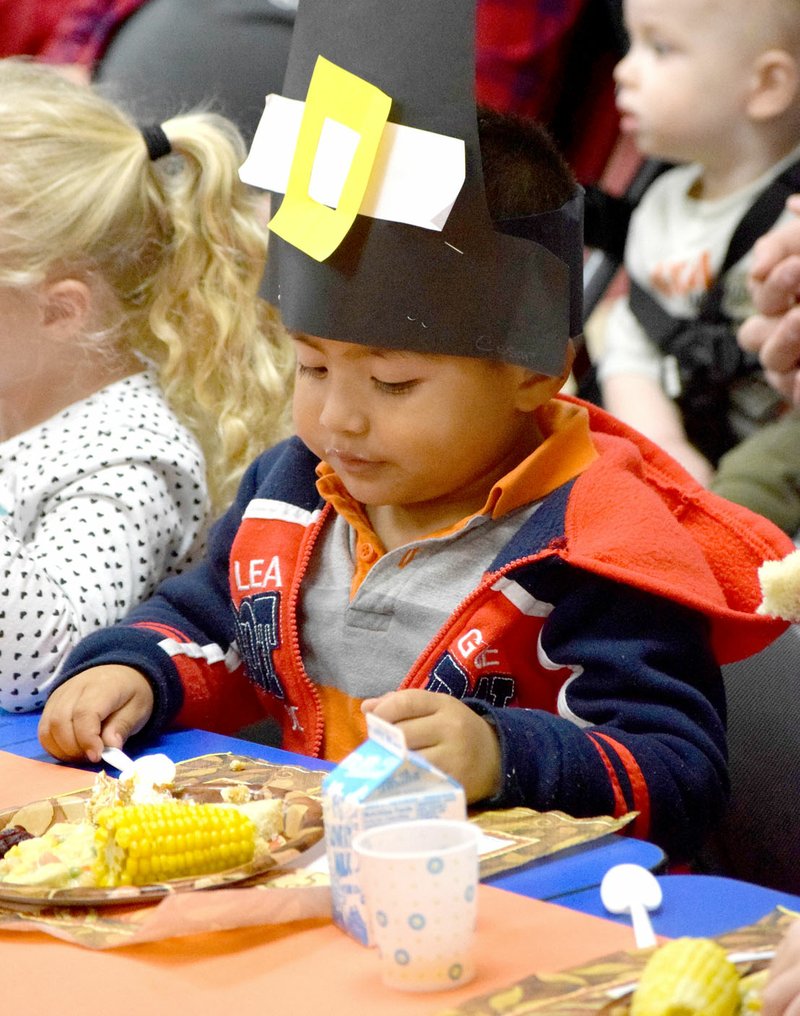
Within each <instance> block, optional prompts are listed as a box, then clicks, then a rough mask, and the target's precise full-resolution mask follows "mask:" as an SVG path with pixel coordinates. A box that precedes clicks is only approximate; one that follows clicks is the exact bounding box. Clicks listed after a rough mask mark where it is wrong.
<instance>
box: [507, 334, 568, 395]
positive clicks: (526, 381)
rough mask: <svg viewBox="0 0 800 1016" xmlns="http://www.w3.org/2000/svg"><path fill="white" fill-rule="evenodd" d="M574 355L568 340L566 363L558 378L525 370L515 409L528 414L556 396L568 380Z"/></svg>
mask: <svg viewBox="0 0 800 1016" xmlns="http://www.w3.org/2000/svg"><path fill="white" fill-rule="evenodd" d="M574 353H575V349H574V346H573V344H572V341H571V340H570V343H569V348H568V350H567V362H566V364H565V365H564V370H563V371H562V372H561V373H560V374H559V375H558V377H549V376H548V375H547V374H536V373H534V372H533V371H529V370H525V371H524V372H523V376H522V379H521V381H520V385H519V389H518V400H517V408H518V409H520V410H522V411H523V412H528V413H529V412H531V411H532V410H534V409H536V408H538V407H539V406H543V405H544V404H545V402H548V401H549V400H550V399H552V398H553V397H554V396H556V395H558V393H559V392H560V391H561V389H562V388H563V387H564V385H565V384H566V383H567V379H568V378H569V375H570V371H571V370H572V361H573V360H574V358H575V357H574Z"/></svg>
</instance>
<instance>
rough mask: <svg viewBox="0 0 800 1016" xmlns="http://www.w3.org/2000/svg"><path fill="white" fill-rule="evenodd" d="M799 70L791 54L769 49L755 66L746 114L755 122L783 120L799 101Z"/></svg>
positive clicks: (758, 58) (782, 50)
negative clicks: (777, 118)
mask: <svg viewBox="0 0 800 1016" xmlns="http://www.w3.org/2000/svg"><path fill="white" fill-rule="evenodd" d="M798 87H800V68H799V67H798V63H797V61H796V60H795V58H794V57H793V56H792V55H791V53H789V52H787V51H786V50H784V49H768V50H766V51H765V52H763V53H762V54H761V55H760V56H758V57H757V58H756V60H755V62H754V64H753V72H752V83H751V87H750V93H749V96H748V100H747V113H748V115H749V116H750V117H751V118H752V119H753V120H770V119H772V117H776V116H780V115H781V113H784V112H785V111H786V110H787V109H788V108H789V106H791V105H792V103H795V102H797V101H798V94H797V93H798Z"/></svg>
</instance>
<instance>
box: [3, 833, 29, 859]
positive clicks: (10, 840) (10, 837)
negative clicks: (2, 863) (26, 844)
mask: <svg viewBox="0 0 800 1016" xmlns="http://www.w3.org/2000/svg"><path fill="white" fill-rule="evenodd" d="M32 835H33V834H32V833H29V832H28V830H27V829H23V828H22V826H18V825H15V826H9V827H8V828H7V829H3V830H0V860H2V858H4V857H5V856H6V854H7V853H8V851H9V850H10V849H11V848H12V847H15V846H16V845H17V844H18V843H20V842H21V841H22V840H29V839H30V838H31V836H32Z"/></svg>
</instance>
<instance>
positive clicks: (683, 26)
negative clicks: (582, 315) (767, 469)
mask: <svg viewBox="0 0 800 1016" xmlns="http://www.w3.org/2000/svg"><path fill="white" fill-rule="evenodd" d="M751 13H752V7H751V5H750V4H749V3H748V0H625V3H624V16H625V24H626V27H627V30H628V33H629V37H630V49H629V51H628V53H627V55H626V56H625V57H624V58H623V59H622V60H621V61H620V63H619V64H618V65H617V68H616V70H615V78H616V82H617V105H618V107H619V111H620V114H621V124H622V128H623V130H624V131H626V132H627V133H628V134H630V135H631V136H632V137H633V138H634V139H635V141H636V144H637V146H638V148H639V150H640V151H642V152H643V153H644V154H646V155H647V156H649V157H651V158H655V159H660V160H665V161H667V162H670V163H678V164H679V165H677V166H675V167H673V168H672V169H669V170H667V171H666V172H664V173H662V174H661V175H660V176H658V177H657V178H656V180H655V182H654V183H653V184H651V185H650V187H649V188H648V189H647V191H646V192H645V194H644V196H643V197H642V199H641V201H640V202H639V204H638V206H637V207H636V209H635V211H634V213H633V216H632V218H631V222H630V228H629V231H628V236H627V242H626V246H625V266H626V269H627V272H628V275H629V276H630V278H631V281H632V287H631V293H630V295H629V296H625V297H623V298H621V299H619V300H617V301H616V302H615V304H614V305H613V307H612V309H611V311H610V313H609V315H608V317H607V319H606V321H605V324H604V326H603V336H604V337H603V339H602V340H601V341H600V343H599V347H600V349H601V353H600V356H599V361H598V378H599V381H600V387H601V393H602V400H603V405H604V407H605V408H606V409H607V410H609V411H610V412H611V413H613V414H614V415H615V416H617V417H618V418H619V419H621V420H624V421H625V422H626V423H628V424H630V425H632V426H634V427H636V428H637V429H639V430H640V431H641V432H642V433H643V434H645V435H647V436H648V437H649V438H651V439H652V440H653V441H655V442H656V443H657V444H659V445H660V446H661V447H662V448H664V449H666V450H667V451H668V452H670V454H672V455H673V456H674V457H675V458H677V459H678V461H679V462H681V464H682V465H684V466H685V467H686V468H687V469H688V470H689V472H691V473H692V475H693V476H694V477H695V478H696V479H698V480H699V481H700V482H701V483H703V484H710V483H711V482H712V479H713V476H714V472H715V467H716V465H717V462H718V461H719V458H720V456H721V455H722V454H724V453H725V452H726V451H728V450H729V449H730V448H731V447H733V446H734V445H735V444H737V443H738V442H740V441H742V440H743V439H744V438H746V437H748V436H749V434H751V433H753V432H754V430H756V429H757V428H760V427H761V426H763V425H764V423H765V422H767V421H769V420H771V419H772V418H774V415H775V414H777V413H779V412H780V409H781V404H780V400H779V399H777V397H773V394H772V393H771V390H770V389H769V387H768V386H767V385H766V384H765V382H764V381H763V379H762V378H761V376H760V373H759V372H758V371H757V369H756V368H757V364H756V362H755V360H754V359H753V360H752V361H747V360H746V359H745V358H744V357H742V355H741V354H740V351H739V349H738V347H737V344H736V325H737V324H738V323H740V322H741V321H742V320H744V318H745V317H746V316H747V315H748V314H750V313H751V312H752V309H753V308H752V303H751V301H750V299H749V296H748V290H747V270H748V265H749V260H750V256H749V248H750V246H751V244H752V242H753V239H754V238H755V237H756V236H758V235H759V231H760V232H763V231H765V230H766V229H768V228H769V227H770V226H771V225H772V222H773V221H774V218H772V217H771V216H774V215H777V214H778V213H779V210H780V208H781V204H782V201H783V199H785V196H786V194H788V193H790V190H791V187H792V183H794V185H795V186H796V185H797V181H798V180H800V171H798V172H797V175H796V176H795V177H794V179H793V180H790V181H788V182H787V184H786V188H787V189H786V190H785V191H784V192H783V194H782V195H781V194H779V196H778V200H777V207H775V209H774V212H772V211H769V212H768V211H765V210H762V211H760V212H759V213H758V214H757V215H756V216H755V218H754V219H753V226H752V228H751V227H748V229H747V231H746V232H745V233H744V234H740V235H742V236H743V237H748V239H743V240H742V243H741V249H739V248H738V244H737V246H736V247H735V248H734V250H735V251H736V253H735V254H733V255H732V263H731V264H730V267H729V268H728V269H727V270H725V271H724V272H721V269H722V267H723V264H724V260H725V255H726V251H727V250H728V245H729V243H730V241H731V238H732V236H733V235H734V230H735V228H736V227H737V225H738V224H739V222H740V221H742V220H743V218H744V216H745V213H746V212H747V211H748V209H749V208H750V207H751V206H752V205H753V204H754V202H755V201H756V199H757V198H758V197H759V196H760V195H763V194H765V193H766V192H767V190H768V188H769V186H770V185H771V184H772V183H773V181H775V180H776V178H778V177H779V176H781V174H783V173H784V171H786V170H787V169H788V168H789V167H791V166H792V165H793V164H794V163H796V162H797V160H798V158H800V148H798V138H800V101H799V99H800V96H799V95H798V93H799V92H800V7H798V5H797V4H796V2H795V0H764V2H763V3H761V4H759V7H758V16H757V17H755V18H753V17H752V16H751ZM593 228H594V227H593ZM587 232H588V220H587ZM720 279H721V287H722V288H721V291H720V297H721V299H720V301H719V305H717V303H716V290H715V292H714V297H713V301H712V303H709V302H708V301H709V299H710V293H711V291H712V287H715V285H716V284H717V282H718V281H719V280H720ZM704 301H705V303H704ZM712 304H713V305H712ZM665 313H666V314H667V315H669V318H671V319H673V322H674V327H675V328H677V325H678V322H679V321H680V322H683V325H682V326H681V328H680V329H678V330H673V332H671V333H670V328H672V327H673V325H669V324H667V325H664V326H663V327H662V316H663V315H664V314H665ZM669 318H667V319H666V321H667V322H669ZM699 318H702V319H703V320H708V321H709V322H710V323H711V324H713V326H714V327H713V328H709V329H707V330H706V331H705V332H702V333H698V332H697V331H696V330H695V331H694V332H693V331H692V326H693V323H694V321H695V320H697V319H699ZM793 430H794V438H795V440H798V439H800V423H795V424H794V426H793ZM777 472H778V470H777V469H776V473H777Z"/></svg>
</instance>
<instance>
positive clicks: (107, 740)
mask: <svg viewBox="0 0 800 1016" xmlns="http://www.w3.org/2000/svg"><path fill="white" fill-rule="evenodd" d="M152 711H153V689H152V688H151V687H150V682H149V681H148V680H147V678H146V677H145V676H144V674H142V673H140V672H139V671H138V670H135V669H134V668H133V667H124V666H121V665H118V664H109V665H107V666H103V667H92V668H90V669H89V670H84V671H83V673H81V674H76V675H75V677H72V678H70V680H69V681H67V682H66V683H65V684H62V685H61V687H60V688H56V690H55V691H54V692H53V694H52V695H51V696H50V698H49V699H48V700H47V703H46V704H45V707H44V712H43V713H42V718H41V720H40V721H39V740H40V741H41V743H42V747H43V748H44V749H45V750H46V751H49V752H50V754H51V755H54V756H55V757H56V758H60V759H76V758H82V757H83V756H85V757H86V758H88V759H89V761H90V762H99V761H100V752H101V751H102V750H103V748H104V747H106V746H113V747H115V748H121V747H122V746H123V745H124V744H125V741H126V740H127V739H128V738H129V737H130V735H131V734H135V733H136V731H137V730H141V729H142V727H143V726H144V725H145V723H146V722H147V720H148V719H149V717H150V714H151V713H152Z"/></svg>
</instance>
